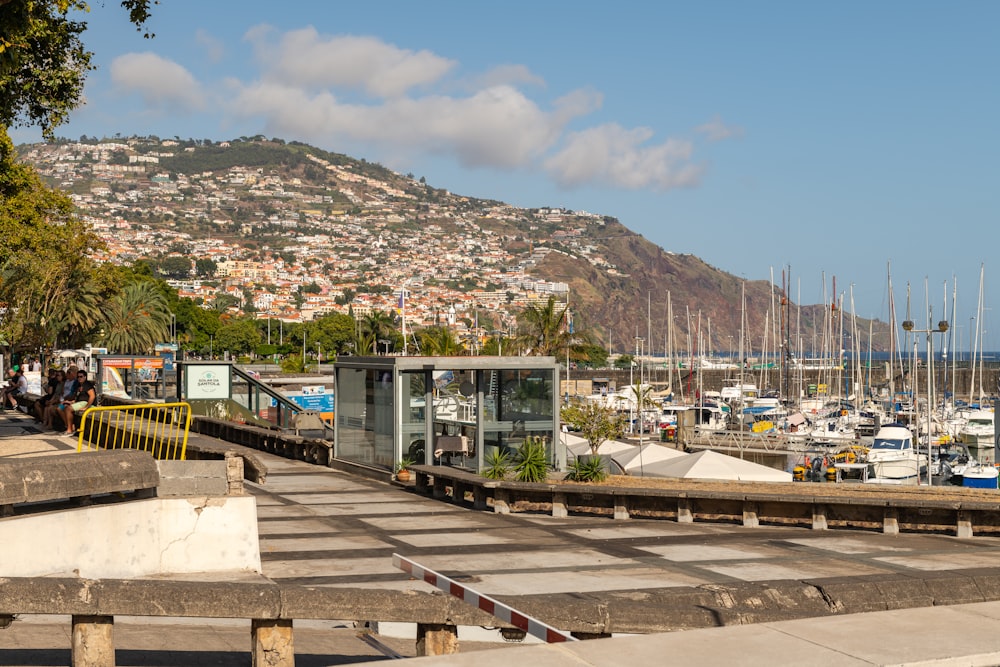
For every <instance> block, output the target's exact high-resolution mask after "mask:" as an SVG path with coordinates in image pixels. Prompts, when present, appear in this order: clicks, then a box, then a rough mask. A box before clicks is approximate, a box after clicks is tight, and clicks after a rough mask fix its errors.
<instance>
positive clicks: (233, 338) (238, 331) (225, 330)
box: [215, 318, 261, 354]
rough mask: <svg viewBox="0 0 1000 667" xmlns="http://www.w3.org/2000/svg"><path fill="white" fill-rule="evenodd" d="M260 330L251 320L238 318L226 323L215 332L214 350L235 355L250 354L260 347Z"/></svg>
mask: <svg viewBox="0 0 1000 667" xmlns="http://www.w3.org/2000/svg"><path fill="white" fill-rule="evenodd" d="M260 341H261V336H260V330H259V329H258V328H257V325H256V324H255V323H254V321H253V320H251V319H249V318H240V319H237V320H231V321H229V322H226V323H225V324H223V325H222V326H220V327H219V328H218V330H217V331H216V332H215V350H216V351H222V350H229V351H230V352H235V353H237V354H245V353H248V352H252V351H253V349H254V348H256V347H257V346H258V345H260Z"/></svg>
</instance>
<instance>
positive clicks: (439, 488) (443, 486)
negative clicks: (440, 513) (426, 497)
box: [434, 475, 448, 500]
mask: <svg viewBox="0 0 1000 667" xmlns="http://www.w3.org/2000/svg"><path fill="white" fill-rule="evenodd" d="M447 488H448V480H446V479H445V478H444V477H441V476H440V475H435V476H434V497H435V498H437V499H438V500H440V499H442V498H444V497H445V496H446V495H448V491H447Z"/></svg>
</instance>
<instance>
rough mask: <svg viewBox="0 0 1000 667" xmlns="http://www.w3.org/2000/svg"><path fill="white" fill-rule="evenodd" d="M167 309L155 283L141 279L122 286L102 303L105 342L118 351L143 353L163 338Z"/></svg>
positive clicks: (167, 324)
mask: <svg viewBox="0 0 1000 667" xmlns="http://www.w3.org/2000/svg"><path fill="white" fill-rule="evenodd" d="M169 332H170V312H169V310H168V308H167V301H166V299H165V298H164V297H163V294H162V293H160V291H159V290H158V289H157V288H156V284H155V283H152V282H149V281H143V282H134V283H131V284H129V285H126V286H125V289H124V290H122V291H121V292H120V293H119V294H117V295H115V297H114V298H112V299H111V300H110V301H108V302H107V303H106V304H105V306H104V333H105V338H104V341H105V344H106V345H107V347H108V349H109V350H110V351H112V352H118V353H120V354H145V353H149V352H152V351H153V346H154V345H155V344H156V343H160V342H163V341H165V340H167V337H168V335H169Z"/></svg>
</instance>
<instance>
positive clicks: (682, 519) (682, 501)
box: [677, 498, 694, 523]
mask: <svg viewBox="0 0 1000 667" xmlns="http://www.w3.org/2000/svg"><path fill="white" fill-rule="evenodd" d="M677 523H694V515H693V514H692V513H691V501H690V500H688V499H687V498H678V499H677Z"/></svg>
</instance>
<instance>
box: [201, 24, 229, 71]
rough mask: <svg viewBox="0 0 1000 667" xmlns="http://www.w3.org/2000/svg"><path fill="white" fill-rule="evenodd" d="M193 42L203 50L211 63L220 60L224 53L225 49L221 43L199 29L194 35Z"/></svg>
mask: <svg viewBox="0 0 1000 667" xmlns="http://www.w3.org/2000/svg"><path fill="white" fill-rule="evenodd" d="M194 40H195V42H197V43H198V45H199V46H200V47H201V48H203V49H205V55H206V56H208V59H209V60H210V61H211V62H213V63H217V62H219V61H220V60H222V56H224V55H225V53H226V47H225V45H224V44H223V43H222V41H221V40H219V39H217V38H216V37H214V36H213V35H211V34H210V33H208V32H207V31H205V30H202V29H201V28H199V29H198V30H197V32H195V33H194Z"/></svg>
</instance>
